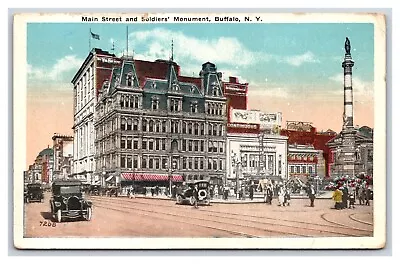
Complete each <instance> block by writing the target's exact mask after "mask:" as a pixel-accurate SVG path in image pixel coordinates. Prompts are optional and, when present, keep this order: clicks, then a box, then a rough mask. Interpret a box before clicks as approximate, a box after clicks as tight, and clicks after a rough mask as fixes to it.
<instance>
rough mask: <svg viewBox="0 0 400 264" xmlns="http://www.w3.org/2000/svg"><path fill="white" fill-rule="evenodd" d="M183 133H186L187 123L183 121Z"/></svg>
mask: <svg viewBox="0 0 400 264" xmlns="http://www.w3.org/2000/svg"><path fill="white" fill-rule="evenodd" d="M182 134H186V123H185V122H183V123H182Z"/></svg>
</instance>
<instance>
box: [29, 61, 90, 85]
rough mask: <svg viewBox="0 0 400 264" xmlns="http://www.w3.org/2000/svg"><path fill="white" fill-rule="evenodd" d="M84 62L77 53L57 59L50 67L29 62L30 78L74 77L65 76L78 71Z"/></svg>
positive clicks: (44, 79)
mask: <svg viewBox="0 0 400 264" xmlns="http://www.w3.org/2000/svg"><path fill="white" fill-rule="evenodd" d="M82 62H83V60H82V59H78V58H77V57H76V56H75V55H67V56H65V57H63V58H61V59H59V60H57V62H56V63H55V64H54V65H53V66H51V67H49V68H39V67H38V68H36V67H33V66H32V65H30V64H28V66H27V73H28V79H30V80H39V81H55V80H62V79H65V78H66V77H71V78H72V76H65V74H66V73H69V72H73V71H77V70H78V69H79V67H80V66H81V64H82Z"/></svg>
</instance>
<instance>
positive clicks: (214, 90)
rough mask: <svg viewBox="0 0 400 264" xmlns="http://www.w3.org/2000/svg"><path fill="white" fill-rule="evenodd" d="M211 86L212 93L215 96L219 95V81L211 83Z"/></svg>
mask: <svg viewBox="0 0 400 264" xmlns="http://www.w3.org/2000/svg"><path fill="white" fill-rule="evenodd" d="M211 87H212V94H213V96H219V87H218V83H217V82H212V83H211Z"/></svg>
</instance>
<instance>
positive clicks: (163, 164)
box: [161, 158, 168, 169]
mask: <svg viewBox="0 0 400 264" xmlns="http://www.w3.org/2000/svg"><path fill="white" fill-rule="evenodd" d="M167 163H168V161H167V158H162V164H161V166H162V168H163V169H166V168H167Z"/></svg>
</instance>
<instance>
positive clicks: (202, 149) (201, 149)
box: [200, 141, 204, 152]
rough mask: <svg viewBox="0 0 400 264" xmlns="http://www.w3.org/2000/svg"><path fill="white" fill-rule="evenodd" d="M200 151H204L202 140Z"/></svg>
mask: <svg viewBox="0 0 400 264" xmlns="http://www.w3.org/2000/svg"><path fill="white" fill-rule="evenodd" d="M200 151H202V152H203V151H204V141H200Z"/></svg>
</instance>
